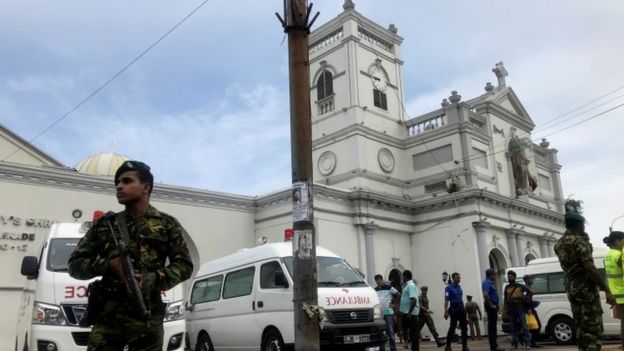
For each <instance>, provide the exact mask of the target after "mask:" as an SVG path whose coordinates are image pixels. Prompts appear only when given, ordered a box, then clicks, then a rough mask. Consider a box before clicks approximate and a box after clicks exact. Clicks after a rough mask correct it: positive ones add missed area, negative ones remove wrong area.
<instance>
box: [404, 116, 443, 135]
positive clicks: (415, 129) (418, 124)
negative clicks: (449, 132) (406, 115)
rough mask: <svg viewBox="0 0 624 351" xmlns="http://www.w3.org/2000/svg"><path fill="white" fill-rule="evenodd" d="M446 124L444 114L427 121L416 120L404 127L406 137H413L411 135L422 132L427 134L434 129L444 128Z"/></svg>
mask: <svg viewBox="0 0 624 351" xmlns="http://www.w3.org/2000/svg"><path fill="white" fill-rule="evenodd" d="M447 124H448V121H447V118H446V115H445V114H444V115H438V116H435V117H431V118H427V119H421V120H417V121H414V122H412V123H410V124H408V125H406V128H407V135H409V136H413V135H418V134H422V133H424V132H428V131H430V130H433V129H436V128H441V127H444V126H445V125H447Z"/></svg>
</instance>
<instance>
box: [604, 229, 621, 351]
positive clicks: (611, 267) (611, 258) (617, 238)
mask: <svg viewBox="0 0 624 351" xmlns="http://www.w3.org/2000/svg"><path fill="white" fill-rule="evenodd" d="M603 242H604V243H605V244H607V246H609V252H608V253H607V256H605V258H604V266H605V271H606V273H607V283H609V289H611V293H613V296H614V297H615V302H616V303H617V304H616V305H615V306H613V317H614V318H617V319H619V320H620V336H621V335H624V323H623V322H624V321H623V320H622V319H624V272H623V271H622V248H623V247H624V233H623V232H611V233H610V234H609V236H607V237H605V238H604V239H603ZM621 341H622V349H624V338H621Z"/></svg>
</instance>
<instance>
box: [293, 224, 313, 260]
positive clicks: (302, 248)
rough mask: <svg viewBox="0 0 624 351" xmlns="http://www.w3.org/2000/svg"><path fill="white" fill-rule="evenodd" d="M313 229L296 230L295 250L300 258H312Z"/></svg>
mask: <svg viewBox="0 0 624 351" xmlns="http://www.w3.org/2000/svg"><path fill="white" fill-rule="evenodd" d="M312 245H314V240H313V237H312V229H303V230H295V240H293V252H294V254H295V257H297V258H298V259H300V260H310V259H312V249H313V247H312Z"/></svg>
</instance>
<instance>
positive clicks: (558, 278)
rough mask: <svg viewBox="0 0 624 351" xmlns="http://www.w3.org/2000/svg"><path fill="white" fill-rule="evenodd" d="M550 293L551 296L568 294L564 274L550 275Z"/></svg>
mask: <svg viewBox="0 0 624 351" xmlns="http://www.w3.org/2000/svg"><path fill="white" fill-rule="evenodd" d="M548 291H549V292H550V293H551V294H557V293H564V292H566V290H565V282H564V278H563V272H561V273H551V274H549V275H548Z"/></svg>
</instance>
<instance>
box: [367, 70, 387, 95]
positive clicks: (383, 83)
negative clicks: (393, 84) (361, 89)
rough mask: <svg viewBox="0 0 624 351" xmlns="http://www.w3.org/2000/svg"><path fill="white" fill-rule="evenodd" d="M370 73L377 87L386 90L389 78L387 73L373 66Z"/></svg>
mask: <svg viewBox="0 0 624 351" xmlns="http://www.w3.org/2000/svg"><path fill="white" fill-rule="evenodd" d="M370 73H371V79H372V80H373V86H374V87H375V89H379V90H381V91H386V87H387V86H388V80H387V79H386V75H385V74H384V73H383V71H382V70H381V69H380V68H379V67H373V68H372V69H371V72H370Z"/></svg>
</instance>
